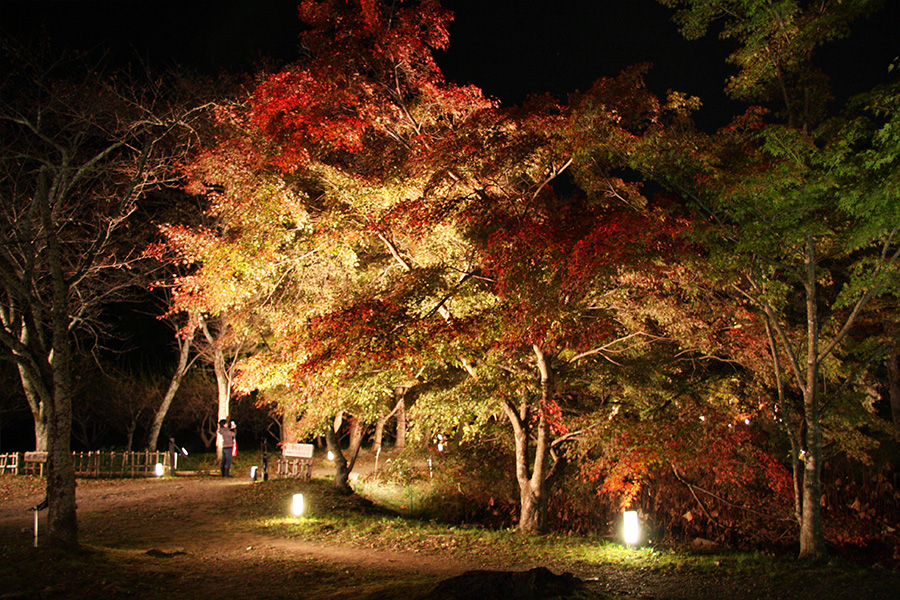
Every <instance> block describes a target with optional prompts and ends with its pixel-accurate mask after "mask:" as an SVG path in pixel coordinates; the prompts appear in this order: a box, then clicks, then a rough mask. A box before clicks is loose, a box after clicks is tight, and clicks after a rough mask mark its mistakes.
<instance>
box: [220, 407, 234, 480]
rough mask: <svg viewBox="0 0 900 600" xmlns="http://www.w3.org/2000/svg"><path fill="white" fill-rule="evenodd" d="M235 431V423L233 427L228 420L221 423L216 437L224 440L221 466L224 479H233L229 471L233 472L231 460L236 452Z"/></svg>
mask: <svg viewBox="0 0 900 600" xmlns="http://www.w3.org/2000/svg"><path fill="white" fill-rule="evenodd" d="M235 429H236V427H235V424H234V421H232V422H231V425H229V424H228V419H222V420H220V421H219V429H218V430H217V431H216V435H218V436H219V439H221V440H222V462H221V464H220V465H219V467H220V468H221V470H222V477H231V474H230V473H229V471H231V460H232V458H233V457H234V455H233V454H232V452H233V450H234V438H235Z"/></svg>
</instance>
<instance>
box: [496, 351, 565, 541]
mask: <svg viewBox="0 0 900 600" xmlns="http://www.w3.org/2000/svg"><path fill="white" fill-rule="evenodd" d="M533 349H534V354H535V358H536V359H537V366H538V370H539V371H540V373H541V402H542V403H543V402H547V401H549V400H550V399H551V398H552V394H553V378H552V371H551V369H550V364H549V361H548V360H547V357H546V356H545V355H544V353H543V352H542V351H541V349H540V348H539V347H538V346H536V345H535V346H534V348H533ZM503 409H504V412H505V413H506V416H507V417H508V418H509V421H510V424H511V425H512V428H513V435H514V439H515V442H516V481H517V482H518V484H519V502H520V510H519V531H521V532H522V533H529V534H544V533H547V531H548V529H549V523H548V519H547V516H548V514H547V513H548V495H549V491H548V487H549V486H548V484H547V478H548V476H549V474H550V469H549V468H548V466H549V465H548V463H549V459H550V428H549V426H548V424H547V419H546V418H545V417H544V411H543V410H540V414H539V416H538V420H537V423H536V424H535V433H536V439H535V447H534V459H533V463H532V464H531V466H530V468H529V462H530V461H529V456H530V454H531V452H530V450H531V449H530V441H531V426H530V422H531V415H530V411H529V407H528V402H527V400H525V399H523V400H522V402H521V404H520V406H519V410H518V411H516V410H515V407H513V406H512V405H511V404H510V403H508V402H507V403H504V404H503Z"/></svg>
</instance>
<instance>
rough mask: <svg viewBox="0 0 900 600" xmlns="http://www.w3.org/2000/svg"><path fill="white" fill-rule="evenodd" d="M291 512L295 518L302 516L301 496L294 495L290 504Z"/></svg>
mask: <svg viewBox="0 0 900 600" xmlns="http://www.w3.org/2000/svg"><path fill="white" fill-rule="evenodd" d="M291 512H292V513H294V516H295V517H299V516H300V515H302V514H303V494H294V498H293V501H292V502H291Z"/></svg>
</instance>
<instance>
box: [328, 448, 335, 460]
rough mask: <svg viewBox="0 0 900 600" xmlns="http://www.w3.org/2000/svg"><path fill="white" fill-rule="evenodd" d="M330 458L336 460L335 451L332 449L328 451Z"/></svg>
mask: <svg viewBox="0 0 900 600" xmlns="http://www.w3.org/2000/svg"><path fill="white" fill-rule="evenodd" d="M328 460H334V452H332V451H331V450H329V451H328Z"/></svg>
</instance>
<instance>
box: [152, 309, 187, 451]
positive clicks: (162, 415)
mask: <svg viewBox="0 0 900 600" xmlns="http://www.w3.org/2000/svg"><path fill="white" fill-rule="evenodd" d="M176 339H178V366H177V367H175V373H173V374H172V379H171V380H169V387H168V388H167V389H166V393H165V395H164V396H163V399H162V403H160V405H159V408H158V409H157V410H156V416H155V417H154V418H153V425H151V427H150V433H149V434H148V435H147V450H150V451H151V452H152V451H154V450H156V448H157V444H158V443H159V432H160V431H162V425H163V421H165V419H166V415H167V414H168V412H169V407H170V406H171V405H172V400H174V398H175V394H176V393H178V388H179V387H181V382H182V380H183V379H184V375H185V373H187V370H188V367H189V366H190V365H189V363H188V358H189V357H190V354H191V345H192V342H193V341H194V328H193V327H192V326H191V325H190V324H189V325H188V333H187V334H186V335H185V337H184V339H179V338H178V336H176Z"/></svg>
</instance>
